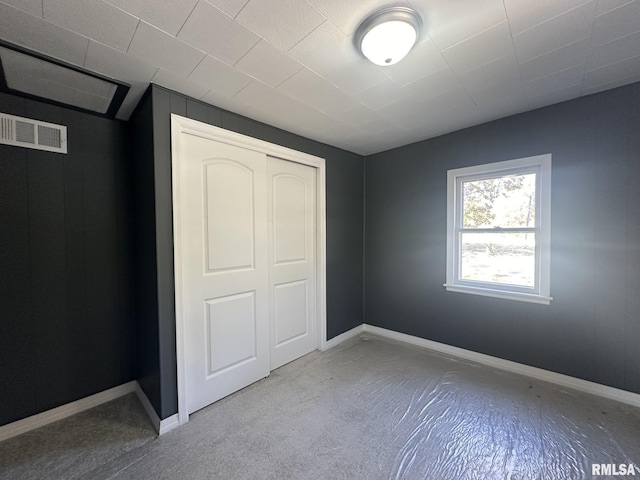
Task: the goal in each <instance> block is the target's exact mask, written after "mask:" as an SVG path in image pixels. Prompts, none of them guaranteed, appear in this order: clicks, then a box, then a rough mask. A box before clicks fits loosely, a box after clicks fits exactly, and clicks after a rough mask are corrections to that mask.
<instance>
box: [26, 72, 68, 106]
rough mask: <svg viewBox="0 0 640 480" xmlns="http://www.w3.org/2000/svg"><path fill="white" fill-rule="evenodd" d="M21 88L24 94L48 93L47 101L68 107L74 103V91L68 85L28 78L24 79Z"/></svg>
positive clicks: (40, 78) (39, 78) (38, 78)
mask: <svg viewBox="0 0 640 480" xmlns="http://www.w3.org/2000/svg"><path fill="white" fill-rule="evenodd" d="M20 88H21V90H22V91H23V92H33V93H34V94H35V93H37V92H47V99H48V100H53V101H54V102H60V103H64V104H67V105H70V104H72V103H73V89H72V88H69V87H67V86H66V85H60V84H59V83H54V82H50V81H49V80H47V79H46V78H42V77H28V78H24V79H22V81H21V82H20Z"/></svg>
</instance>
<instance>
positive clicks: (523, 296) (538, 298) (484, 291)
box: [444, 283, 553, 305]
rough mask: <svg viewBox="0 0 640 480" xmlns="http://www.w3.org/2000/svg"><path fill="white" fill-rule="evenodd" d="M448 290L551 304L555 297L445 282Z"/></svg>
mask: <svg viewBox="0 0 640 480" xmlns="http://www.w3.org/2000/svg"><path fill="white" fill-rule="evenodd" d="M444 287H445V288H446V289H447V291H448V292H458V293H470V294H471V295H482V296H485V297H495V298H504V299H506V300H517V301H519V302H530V303H539V304H542V305H549V304H550V303H551V300H553V297H545V296H543V295H531V294H528V293H520V292H507V291H503V290H492V289H490V288H478V287H468V286H466V285H456V284H453V285H449V284H448V283H445V284H444Z"/></svg>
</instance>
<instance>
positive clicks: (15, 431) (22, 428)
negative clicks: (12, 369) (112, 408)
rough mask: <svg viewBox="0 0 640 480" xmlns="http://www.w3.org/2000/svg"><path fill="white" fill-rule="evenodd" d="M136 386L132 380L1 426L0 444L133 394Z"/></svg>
mask: <svg viewBox="0 0 640 480" xmlns="http://www.w3.org/2000/svg"><path fill="white" fill-rule="evenodd" d="M137 384H138V382H136V381H135V380H134V381H132V382H129V383H125V384H123V385H118V386H117V387H113V388H110V389H109V390H105V391H104V392H99V393H96V394H94V395H91V396H89V397H85V398H81V399H80V400H76V401H75V402H71V403H67V404H65V405H62V406H60V407H56V408H53V409H51V410H47V411H46V412H42V413H38V414H37V415H32V416H31V417H27V418H23V419H22V420H18V421H16V422H12V423H9V424H7V425H3V426H2V427H0V442H1V441H3V440H8V439H9V438H13V437H15V436H17V435H20V434H22V433H26V432H29V431H31V430H35V429H36V428H40V427H44V426H45V425H49V424H50V423H53V422H57V421H58V420H62V419H63V418H67V417H70V416H71V415H75V414H76V413H80V412H84V411H85V410H89V409H90V408H93V407H97V406H98V405H101V404H103V403H107V402H110V401H111V400H115V399H116V398H119V397H122V396H124V395H127V394H129V393H133V392H135V390H136V385H137Z"/></svg>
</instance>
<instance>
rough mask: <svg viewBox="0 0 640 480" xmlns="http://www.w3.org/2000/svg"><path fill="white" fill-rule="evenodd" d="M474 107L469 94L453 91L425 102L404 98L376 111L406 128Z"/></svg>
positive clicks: (462, 91) (460, 90)
mask: <svg viewBox="0 0 640 480" xmlns="http://www.w3.org/2000/svg"><path fill="white" fill-rule="evenodd" d="M469 106H475V104H474V103H473V100H471V97H469V94H468V93H467V92H466V91H464V90H462V89H459V90H453V91H451V92H447V93H444V94H442V95H439V96H437V97H434V98H431V99H429V100H427V101H420V100H419V99H415V98H405V99H403V100H400V101H398V102H396V103H393V104H391V105H388V106H386V107H383V108H381V109H379V110H378V113H379V114H380V115H382V116H383V117H386V118H388V119H390V120H393V121H394V122H396V123H398V124H400V125H403V126H405V127H407V126H413V125H415V124H416V123H417V124H418V125H419V124H421V123H422V122H423V121H424V119H431V118H436V117H434V115H436V114H439V113H442V112H446V111H449V110H455V109H458V108H464V107H469Z"/></svg>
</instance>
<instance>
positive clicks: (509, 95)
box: [471, 80, 529, 120]
mask: <svg viewBox="0 0 640 480" xmlns="http://www.w3.org/2000/svg"><path fill="white" fill-rule="evenodd" d="M471 97H472V98H473V101H474V102H475V103H476V105H478V108H479V109H480V111H482V113H483V114H484V115H485V117H487V119H491V120H495V119H497V118H502V117H505V116H507V115H512V114H513V113H517V112H522V111H525V110H527V108H528V106H529V104H528V102H527V97H526V95H525V90H524V86H523V85H522V82H520V81H513V80H512V81H508V82H506V83H501V84H498V85H494V86H492V87H490V88H487V89H484V90H479V91H477V92H475V93H473V94H472V95H471Z"/></svg>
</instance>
